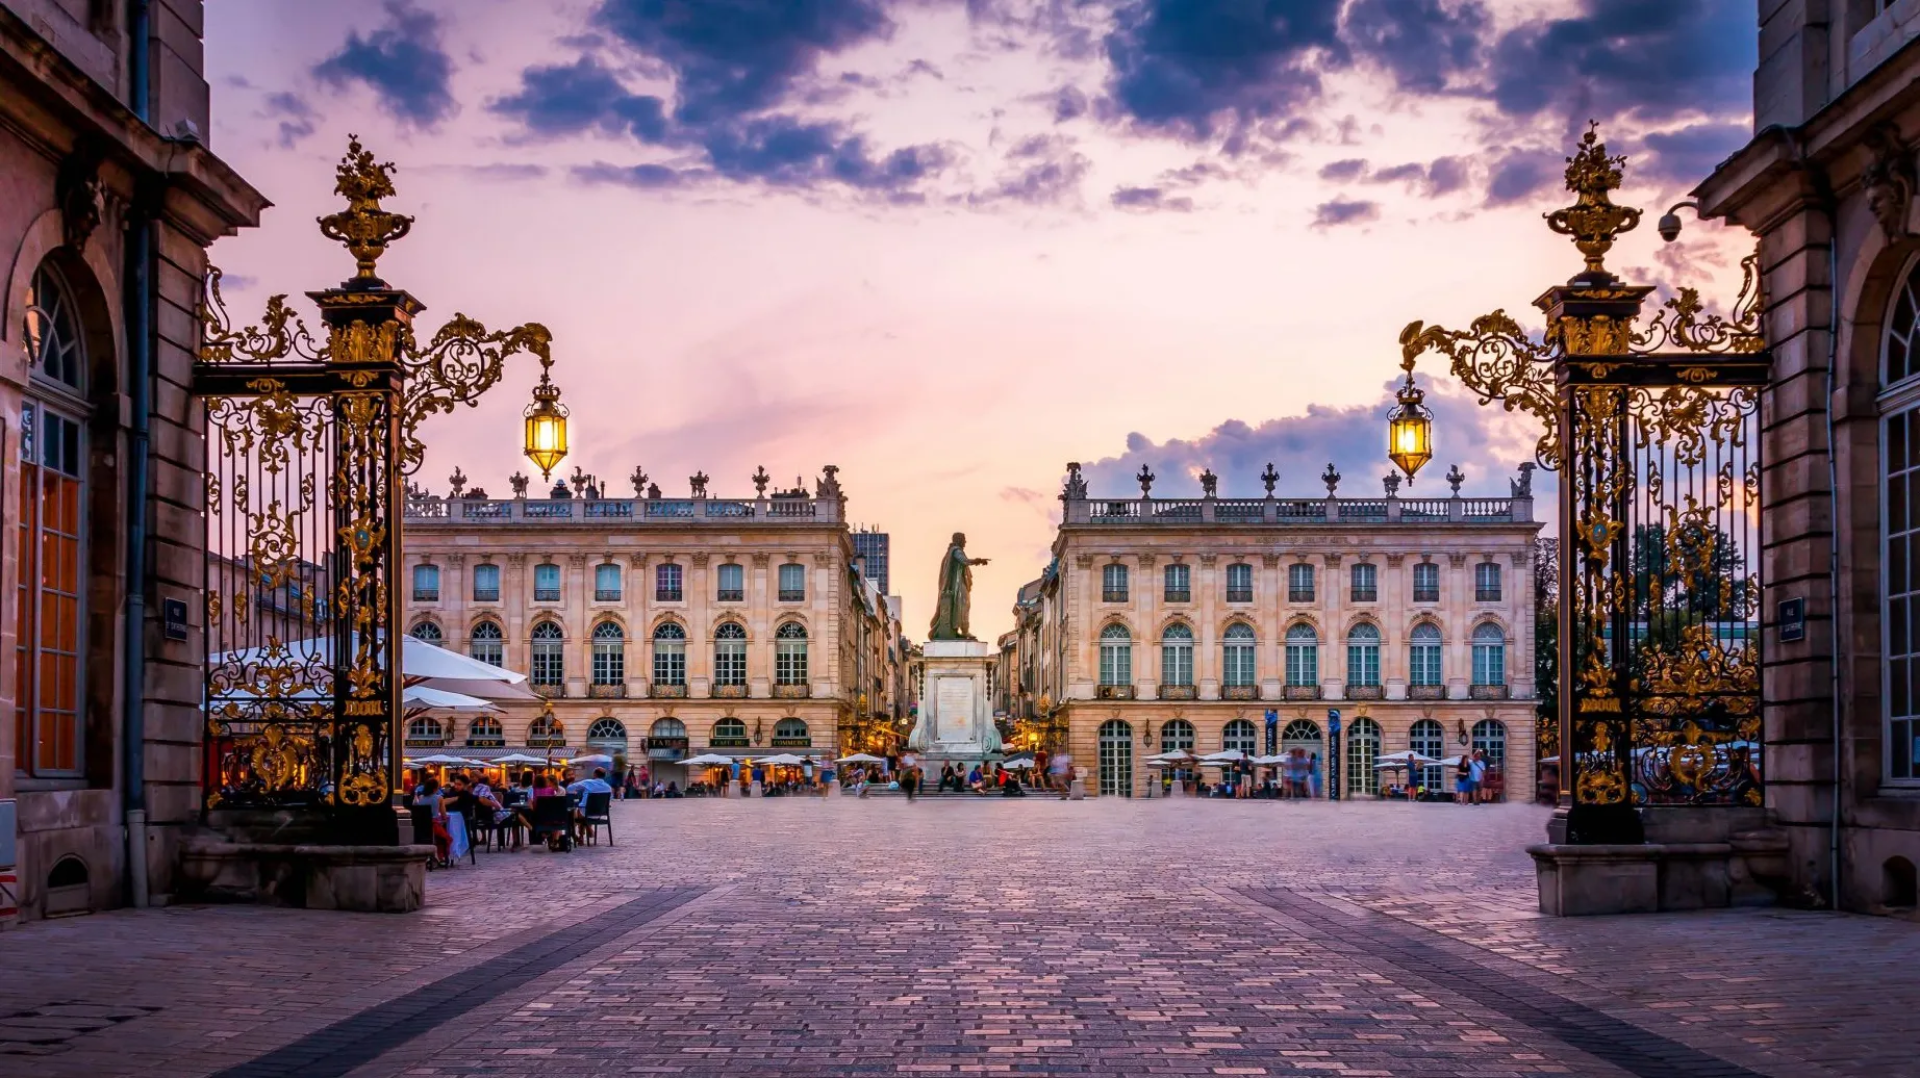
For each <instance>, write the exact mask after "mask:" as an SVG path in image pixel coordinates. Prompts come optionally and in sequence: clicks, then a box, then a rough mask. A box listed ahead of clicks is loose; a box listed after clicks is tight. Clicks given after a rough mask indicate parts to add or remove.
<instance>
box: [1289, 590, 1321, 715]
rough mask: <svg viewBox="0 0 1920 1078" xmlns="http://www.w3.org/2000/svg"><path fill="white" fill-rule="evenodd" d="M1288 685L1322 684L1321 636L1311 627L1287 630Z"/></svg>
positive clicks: (1316, 685) (1304, 626)
mask: <svg viewBox="0 0 1920 1078" xmlns="http://www.w3.org/2000/svg"><path fill="white" fill-rule="evenodd" d="M1295 568H1296V569H1297V568H1299V566H1295ZM1309 571H1311V567H1309ZM1287 684H1288V685H1291V686H1294V687H1297V688H1304V687H1307V686H1313V687H1318V686H1319V684H1320V636H1319V634H1318V633H1316V632H1314V631H1313V626H1311V625H1304V624H1303V625H1295V626H1294V627H1293V628H1291V629H1288V630H1287Z"/></svg>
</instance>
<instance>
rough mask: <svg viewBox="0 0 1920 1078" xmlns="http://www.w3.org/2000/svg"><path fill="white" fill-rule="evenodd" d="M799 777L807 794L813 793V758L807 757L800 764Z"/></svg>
mask: <svg viewBox="0 0 1920 1078" xmlns="http://www.w3.org/2000/svg"><path fill="white" fill-rule="evenodd" d="M800 777H801V778H802V779H803V780H805V783H806V787H807V792H808V793H812V792H813V757H811V756H809V757H807V758H806V760H805V761H803V762H802V763H801V764H800Z"/></svg>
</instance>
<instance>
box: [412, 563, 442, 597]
mask: <svg viewBox="0 0 1920 1078" xmlns="http://www.w3.org/2000/svg"><path fill="white" fill-rule="evenodd" d="M413 601H414V602H416V603H437V602H439V601H440V567H439V566H438V565H416V566H414V567H413Z"/></svg>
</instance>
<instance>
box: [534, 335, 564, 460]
mask: <svg viewBox="0 0 1920 1078" xmlns="http://www.w3.org/2000/svg"><path fill="white" fill-rule="evenodd" d="M548 362H549V363H551V361H548ZM526 421H527V422H526V427H527V430H526V452H527V459H528V460H530V461H532V462H533V466H534V467H536V468H538V469H540V478H541V479H542V480H546V479H551V478H553V469H554V467H555V466H556V465H558V464H559V463H560V462H561V461H562V460H563V459H565V458H566V455H567V406H566V405H564V404H561V403H560V387H559V386H556V385H554V384H553V379H552V378H551V377H549V376H548V372H547V371H546V370H544V369H543V370H542V371H541V372H540V384H539V385H537V386H534V387H533V403H532V404H529V405H527V410H526Z"/></svg>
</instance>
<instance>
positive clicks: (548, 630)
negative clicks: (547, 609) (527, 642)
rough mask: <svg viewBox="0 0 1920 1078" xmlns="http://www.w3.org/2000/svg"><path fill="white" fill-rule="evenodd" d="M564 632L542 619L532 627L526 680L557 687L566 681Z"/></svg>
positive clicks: (565, 641)
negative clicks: (531, 641)
mask: <svg viewBox="0 0 1920 1078" xmlns="http://www.w3.org/2000/svg"><path fill="white" fill-rule="evenodd" d="M566 644H567V639H566V634H565V633H562V632H561V631H560V626H558V625H555V624H554V623H553V622H551V621H543V622H541V623H540V624H538V625H535V626H534V627H533V650H532V652H531V659H532V662H531V663H530V665H531V667H532V669H530V670H529V671H527V674H528V678H527V679H528V680H529V681H531V682H533V684H534V685H536V686H539V687H543V688H559V687H560V686H562V685H564V684H566V681H567V651H566Z"/></svg>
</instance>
